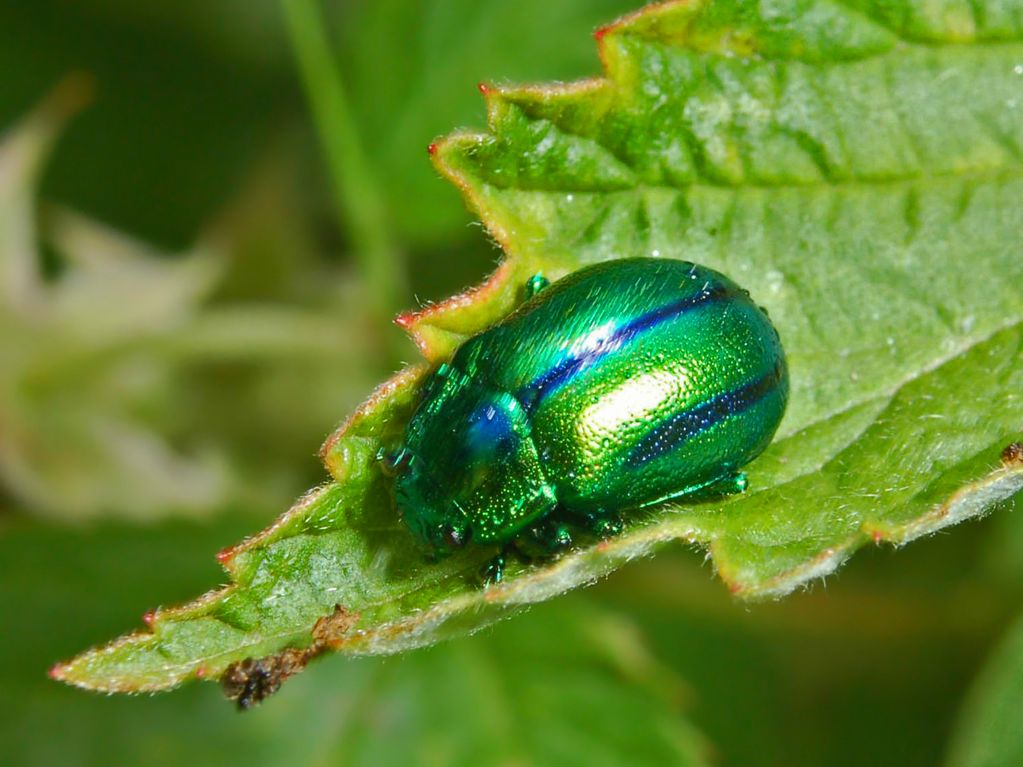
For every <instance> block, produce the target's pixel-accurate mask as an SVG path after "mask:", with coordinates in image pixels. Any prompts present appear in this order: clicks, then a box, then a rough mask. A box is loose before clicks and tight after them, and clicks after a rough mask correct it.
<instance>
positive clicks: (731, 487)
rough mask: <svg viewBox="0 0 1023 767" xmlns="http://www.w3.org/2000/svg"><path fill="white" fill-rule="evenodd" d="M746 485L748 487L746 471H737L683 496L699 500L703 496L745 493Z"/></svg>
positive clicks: (716, 496)
mask: <svg viewBox="0 0 1023 767" xmlns="http://www.w3.org/2000/svg"><path fill="white" fill-rule="evenodd" d="M747 487H749V480H748V479H747V478H746V472H744V471H737V472H734V473H732V474H728V475H726V476H724V477H721V479H716V480H714V481H713V482H710V483H709V484H706V485H704V486H703V487H701V488H699V489H697V490H694V491H693V492H691V493H688V494H687V495H686V496H685V498H686V500H694V501H700V500H703V499H705V498H707V499H713V498H721V497H722V496H726V495H738V494H739V493H745V492H746V488H747Z"/></svg>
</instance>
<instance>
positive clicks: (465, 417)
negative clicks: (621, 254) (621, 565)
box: [385, 258, 788, 581]
mask: <svg viewBox="0 0 1023 767" xmlns="http://www.w3.org/2000/svg"><path fill="white" fill-rule="evenodd" d="M527 294H529V296H530V297H529V298H528V299H527V300H526V301H525V302H524V303H523V304H522V305H521V306H520V307H519V308H518V310H517V311H515V312H514V313H513V314H511V315H510V316H509V317H507V318H506V319H504V320H503V321H502V322H500V323H498V324H497V325H494V326H493V327H491V328H489V329H488V330H486V331H484V332H483V333H480V334H479V335H477V336H474V337H472V338H470V339H469V340H468V341H466V342H465V343H464V344H462V346H461V347H459V348H458V350H457V351H456V352H455V354H454V356H453V357H452V359H451V360H450V362H447V363H445V364H442V365H441V366H440V367H439V368H438V369H437V370H436V371H435V372H434V373H433V375H432V376H431V377H430V378H429V379H428V380H427V381H426V383H425V385H424V387H423V394H422V401H421V403H420V404H419V407H418V409H417V410H416V412H415V413H414V414H413V416H412V419H411V420H410V422H409V425H408V428H407V430H406V432H405V437H404V440H403V442H402V444H401V445H400V446H398V447H397V449H396V450H394V451H393V452H391V453H388V454H387V455H386V456H385V460H386V461H387V463H388V466H389V468H390V469H391V470H392V471H393V474H394V494H395V500H396V503H397V506H398V508H399V510H400V512H401V514H402V517H403V518H404V520H405V522H406V524H407V525H408V527H409V529H410V530H411V531H412V532H413V533H414V534H415V535H416V536H417V537H419V538H420V539H422V540H423V541H424V542H426V543H427V544H428V545H429V546H431V547H432V548H433V550H434V551H435V552H437V553H438V554H445V553H449V552H450V551H452V550H453V549H456V548H460V547H462V546H465V545H466V544H468V543H470V542H472V543H473V544H475V545H486V546H493V547H495V548H496V550H497V553H496V556H495V557H494V559H493V560H492V561H491V562H490V563H489V565H488V566H487V568H486V570H485V571H484V578H485V579H486V580H487V581H499V580H500V579H501V576H502V574H503V569H504V564H505V557H506V555H507V554H508V553H510V552H516V553H520V554H522V555H524V556H526V557H534V556H549V555H551V554H554V553H556V552H557V551H559V550H561V549H564V548H566V547H568V546H570V545H571V544H572V538H573V535H575V534H578V533H582V534H584V535H589V536H609V535H614V534H615V533H617V532H618V531H619V530H620V529H621V527H622V524H623V518H626V517H627V516H628V513H629V512H630V511H634V510H636V509H641V508H644V507H649V506H652V505H654V504H659V503H662V502H664V501H668V500H671V499H678V498H682V497H685V496H691V497H694V496H697V495H700V496H713V495H722V494H727V493H735V492H742V491H743V490H744V489H745V487H746V477H745V475H744V474H743V473H742V472H741V471H740V469H741V468H742V467H743V466H744V465H746V464H747V463H749V462H750V461H751V460H753V459H754V458H755V457H756V456H758V455H759V454H760V453H761V452H763V450H764V449H765V448H766V447H767V445H768V444H769V443H770V441H771V438H772V437H773V436H774V433H775V430H776V429H777V428H778V423H779V422H780V421H781V418H782V415H783V414H784V411H785V405H786V402H787V400H788V371H787V368H786V364H785V354H784V352H783V350H782V347H781V341H780V340H779V338H778V333H777V331H776V330H775V328H774V326H773V325H772V324H771V321H770V320H769V319H768V317H767V314H766V313H765V312H764V310H763V309H761V308H760V307H758V306H757V305H756V304H755V303H754V302H753V301H752V299H751V298H750V295H749V293H748V292H747V291H746V290H743V289H742V288H740V287H739V286H738V285H736V284H735V283H734V282H732V281H731V280H730V279H728V278H727V277H725V276H724V275H722V274H720V273H719V272H716V271H714V270H712V269H708V268H706V267H702V266H698V265H696V264H692V263H689V262H686V261H675V260H671V259H655V258H630V259H622V260H616V261H609V262H605V263H601V264H597V265H594V266H590V267H587V268H585V269H581V270H579V271H577V272H574V273H573V274H570V275H569V276H567V277H565V278H564V279H561V280H559V281H557V282H555V283H553V284H548V283H547V281H546V280H544V279H543V278H542V277H541V276H539V275H537V276H536V277H534V278H532V279H531V280H530V281H529V283H528V284H527Z"/></svg>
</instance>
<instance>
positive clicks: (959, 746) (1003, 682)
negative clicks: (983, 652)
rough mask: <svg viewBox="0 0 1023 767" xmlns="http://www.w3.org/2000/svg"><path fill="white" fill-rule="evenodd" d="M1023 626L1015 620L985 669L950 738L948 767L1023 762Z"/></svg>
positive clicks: (1003, 765) (1006, 765)
mask: <svg viewBox="0 0 1023 767" xmlns="http://www.w3.org/2000/svg"><path fill="white" fill-rule="evenodd" d="M1021 710H1023V621H1017V622H1016V624H1015V625H1014V626H1013V627H1012V628H1011V629H1010V630H1009V632H1008V635H1007V636H1006V637H1005V639H1004V640H1003V641H1002V643H1001V644H1000V645H999V647H998V648H996V649H995V651H994V652H993V653H992V655H991V658H990V659H989V660H988V661H987V663H986V664H985V665H984V668H983V669H982V670H981V672H980V675H979V676H978V677H977V680H976V681H975V682H974V685H973V689H972V690H971V691H970V694H969V696H968V697H967V700H966V705H965V707H964V709H963V712H962V715H961V717H960V721H959V723H958V726H957V727H956V730H955V732H954V733H953V736H952V745H951V749H950V754H949V759H948V767H1012V765H1018V764H1020V763H1023V729H1021V728H1020V726H1019V722H1020V711H1021Z"/></svg>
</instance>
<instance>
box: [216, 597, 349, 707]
mask: <svg viewBox="0 0 1023 767" xmlns="http://www.w3.org/2000/svg"><path fill="white" fill-rule="evenodd" d="M358 621H359V614H358V613H353V612H349V611H348V610H346V609H345V608H343V607H342V606H341V605H335V606H334V612H333V613H331V614H330V615H327V616H324V617H323V618H320V619H319V620H318V621H316V625H315V626H313V632H312V633H313V641H312V643H311V644H310V645H309V646H308V647H301V648H300V647H289V648H287V649H286V650H282V651H281V652H279V653H277V654H276V655H268V656H266V657H265V658H246V659H245V660H242V661H238V662H237V663H232V664H231V665H230V666H228V667H227V671H225V672H224V675H223V676H222V677H221V678H220V685H221V687H222V688H223V690H224V695H225V696H227V697H228V698H229V699H230V700H233V701H235V702H236V703H237V704H238V708H239V709H240V710H241V711H245V710H247V709H249V708H252V707H253V706H255V705H256V704H257V703H261V702H262V701H264V700H266V699H267V698H269V697H270V696H271V695H273V694H274V693H275V692H277V691H278V690H279V689H280V688H281V685H282V684H284V682H286V681H287V680H288V679H289V678H290V677H293V676H294V675H295V674H297V673H298V672H300V671H302V670H303V669H304V668H305V667H306V666H308V665H309V661H311V660H313V659H314V658H317V657H319V656H320V655H322V654H323V653H324V652H326V651H327V650H333V649H337V648H338V647H339V646H340V645H341V644H342V642H343V641H344V637H345V635H346V634H347V633H348V632H349V631H350V630H351V629H352V628H353V627H354V626H355V624H356V623H357V622H358ZM197 676H198V673H197Z"/></svg>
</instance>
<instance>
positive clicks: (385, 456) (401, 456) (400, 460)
mask: <svg viewBox="0 0 1023 767" xmlns="http://www.w3.org/2000/svg"><path fill="white" fill-rule="evenodd" d="M377 460H379V461H380V467H381V468H382V469H383V471H384V473H385V474H386V475H387V476H389V477H393V476H395V475H396V474H400V473H401V472H402V471H404V470H405V469H406V468H408V465H409V464H410V463H412V452H411V451H409V450H406V449H405V448H401V449H400V450H398V451H396V452H394V453H389V452H387V451H385V450H381V451H380V452H379V453H377Z"/></svg>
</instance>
